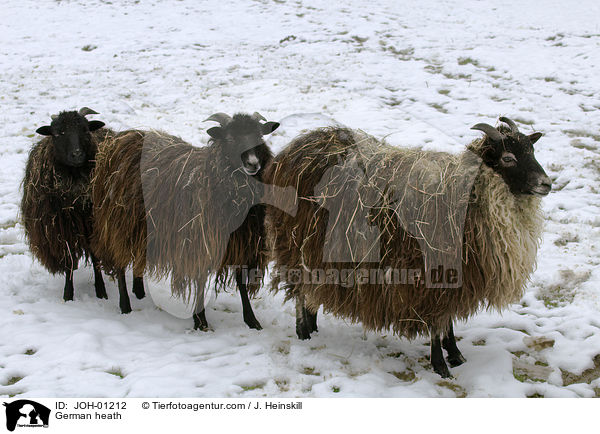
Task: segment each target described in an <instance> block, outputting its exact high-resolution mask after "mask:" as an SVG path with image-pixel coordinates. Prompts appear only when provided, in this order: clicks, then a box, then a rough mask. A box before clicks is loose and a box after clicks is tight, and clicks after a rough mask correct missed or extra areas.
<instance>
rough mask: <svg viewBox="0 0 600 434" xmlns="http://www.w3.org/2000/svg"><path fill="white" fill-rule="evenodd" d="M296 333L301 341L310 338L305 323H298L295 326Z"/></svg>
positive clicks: (308, 329)
mask: <svg viewBox="0 0 600 434" xmlns="http://www.w3.org/2000/svg"><path fill="white" fill-rule="evenodd" d="M296 335H297V336H298V339H300V340H301V341H305V340H307V339H310V328H309V327H306V326H305V325H298V326H296Z"/></svg>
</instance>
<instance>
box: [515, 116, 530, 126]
mask: <svg viewBox="0 0 600 434" xmlns="http://www.w3.org/2000/svg"><path fill="white" fill-rule="evenodd" d="M512 120H513V121H515V122H518V123H520V124H523V125H533V121H532V120H530V119H525V118H519V117H513V118H512Z"/></svg>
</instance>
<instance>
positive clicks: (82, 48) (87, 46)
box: [81, 44, 98, 51]
mask: <svg viewBox="0 0 600 434" xmlns="http://www.w3.org/2000/svg"><path fill="white" fill-rule="evenodd" d="M96 48H98V46H97V45H91V44H88V45H84V46H83V47H81V51H94V50H95V49H96Z"/></svg>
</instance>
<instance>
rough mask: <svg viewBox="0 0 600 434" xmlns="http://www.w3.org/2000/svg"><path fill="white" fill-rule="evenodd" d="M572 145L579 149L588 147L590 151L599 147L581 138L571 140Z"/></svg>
mask: <svg viewBox="0 0 600 434" xmlns="http://www.w3.org/2000/svg"><path fill="white" fill-rule="evenodd" d="M570 144H571V146H573V147H574V148H577V149H587V150H588V151H595V150H597V149H598V147H597V146H596V145H589V144H587V143H584V142H582V141H581V140H579V139H573V140H571V142H570Z"/></svg>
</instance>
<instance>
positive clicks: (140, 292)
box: [133, 277, 146, 300]
mask: <svg viewBox="0 0 600 434" xmlns="http://www.w3.org/2000/svg"><path fill="white" fill-rule="evenodd" d="M133 293H134V294H135V296H136V297H137V299H138V300H141V299H142V298H144V297H145V296H146V291H144V279H143V278H142V277H134V278H133Z"/></svg>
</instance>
